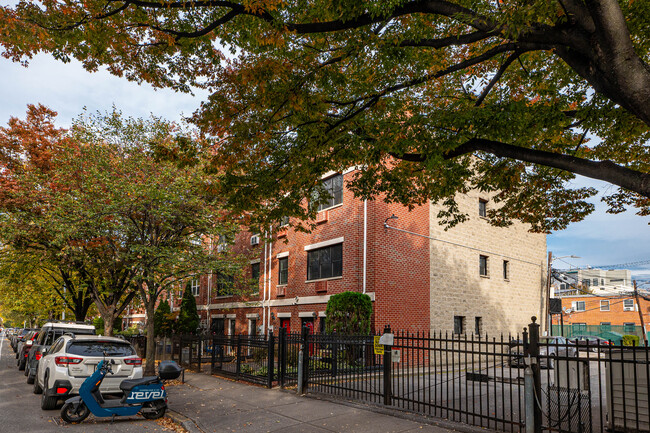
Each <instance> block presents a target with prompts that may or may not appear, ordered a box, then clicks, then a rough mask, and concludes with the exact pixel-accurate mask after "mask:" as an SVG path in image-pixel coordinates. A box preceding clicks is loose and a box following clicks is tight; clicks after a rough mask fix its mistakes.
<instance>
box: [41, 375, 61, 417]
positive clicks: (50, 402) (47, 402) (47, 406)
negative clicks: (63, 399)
mask: <svg viewBox="0 0 650 433" xmlns="http://www.w3.org/2000/svg"><path fill="white" fill-rule="evenodd" d="M48 381H49V378H48V377H47V374H46V375H45V382H44V384H43V394H42V395H41V409H43V410H52V409H56V403H57V401H58V400H59V399H58V398H56V396H54V397H50V396H48V395H47V391H48V390H49V387H48Z"/></svg>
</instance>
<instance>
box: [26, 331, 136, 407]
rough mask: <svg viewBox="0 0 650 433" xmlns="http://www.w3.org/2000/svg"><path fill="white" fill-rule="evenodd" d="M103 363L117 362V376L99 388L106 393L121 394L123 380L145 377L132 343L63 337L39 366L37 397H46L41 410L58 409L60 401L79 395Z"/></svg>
mask: <svg viewBox="0 0 650 433" xmlns="http://www.w3.org/2000/svg"><path fill="white" fill-rule="evenodd" d="M102 360H113V361H115V364H114V365H113V366H112V368H113V372H114V374H112V375H109V376H107V377H106V378H105V379H104V381H103V382H102V384H101V386H100V388H99V390H100V392H102V393H121V390H120V383H122V381H123V380H125V379H139V378H141V377H142V359H140V358H139V357H138V356H137V355H136V352H135V349H134V348H133V346H131V344H130V343H129V342H128V341H125V340H122V339H120V338H114V337H102V336H100V335H78V336H75V335H74V334H65V335H63V336H62V337H59V339H57V340H56V341H55V342H54V344H52V346H51V347H50V349H48V350H47V351H46V352H45V354H44V356H43V357H42V358H41V359H40V360H39V362H38V369H37V374H36V378H35V380H34V394H40V393H42V394H43V396H42V398H41V408H42V409H44V410H48V409H54V408H55V407H56V405H57V403H58V401H59V400H60V399H65V398H68V396H70V395H73V394H78V393H79V387H80V386H81V384H82V383H83V381H84V380H86V378H87V377H88V376H90V375H91V374H93V373H94V372H95V369H96V368H97V364H99V362H100V361H102Z"/></svg>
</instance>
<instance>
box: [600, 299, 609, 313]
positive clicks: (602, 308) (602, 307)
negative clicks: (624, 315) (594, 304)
mask: <svg viewBox="0 0 650 433" xmlns="http://www.w3.org/2000/svg"><path fill="white" fill-rule="evenodd" d="M600 311H609V301H600Z"/></svg>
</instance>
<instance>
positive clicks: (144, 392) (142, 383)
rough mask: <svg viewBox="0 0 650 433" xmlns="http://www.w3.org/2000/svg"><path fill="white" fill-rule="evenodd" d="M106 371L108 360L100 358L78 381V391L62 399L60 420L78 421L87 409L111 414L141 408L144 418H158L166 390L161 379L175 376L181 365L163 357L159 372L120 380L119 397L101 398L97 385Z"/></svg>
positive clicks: (98, 414) (130, 412) (127, 413)
mask: <svg viewBox="0 0 650 433" xmlns="http://www.w3.org/2000/svg"><path fill="white" fill-rule="evenodd" d="M111 361H112V360H111ZM114 362H115V361H112V363H114ZM108 373H111V374H112V373H113V371H112V369H111V363H110V362H106V361H105V360H104V361H101V362H100V363H99V364H98V365H97V369H96V370H95V372H94V373H93V374H91V375H90V376H89V377H88V378H87V379H86V380H84V382H83V383H82V384H81V387H80V388H79V395H78V396H76V397H72V398H70V399H68V400H66V401H65V404H64V405H63V407H62V408H61V418H63V420H64V421H66V422H70V423H76V422H81V421H83V420H84V419H86V418H87V417H88V415H90V414H91V413H92V414H93V415H95V416H96V417H115V416H132V415H135V414H137V413H138V412H141V413H142V416H144V417H145V418H147V419H157V418H160V417H162V416H163V415H165V411H166V410H167V392H166V391H165V386H164V385H163V382H162V379H165V380H167V379H176V378H178V376H180V373H181V368H180V367H179V366H178V364H176V363H175V362H174V361H163V362H161V364H160V366H159V376H148V377H143V378H141V379H129V380H124V381H122V383H121V384H120V389H121V390H122V391H123V393H124V394H123V396H122V398H120V399H107V400H104V398H103V397H102V394H101V393H100V392H99V386H100V385H101V383H102V381H103V380H104V377H106V375H107V374H108Z"/></svg>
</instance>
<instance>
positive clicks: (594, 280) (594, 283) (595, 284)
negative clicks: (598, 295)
mask: <svg viewBox="0 0 650 433" xmlns="http://www.w3.org/2000/svg"><path fill="white" fill-rule="evenodd" d="M591 285H592V286H597V285H598V278H592V279H591Z"/></svg>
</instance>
